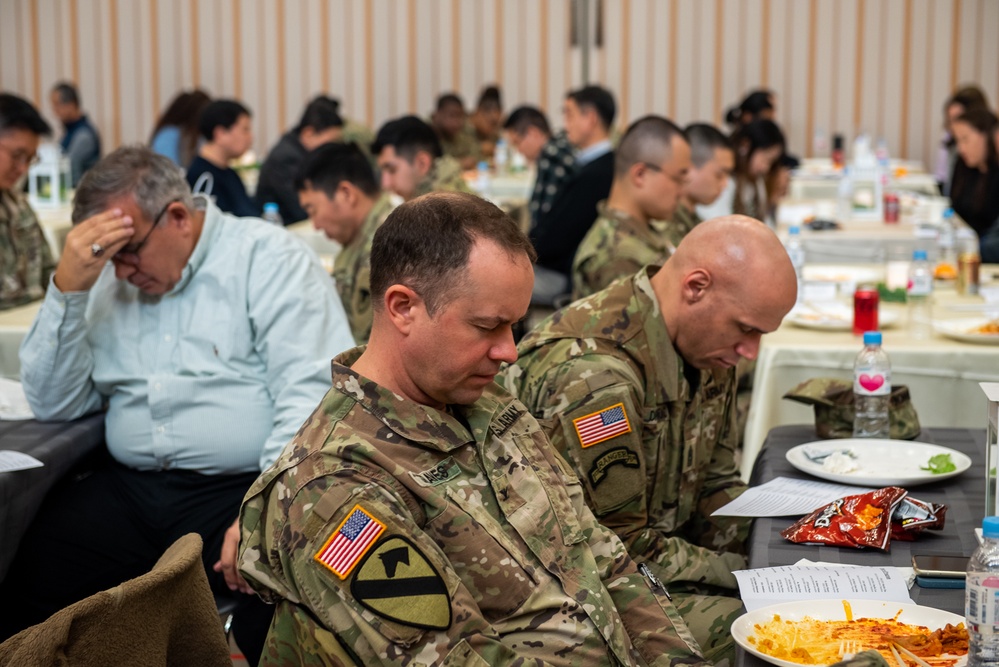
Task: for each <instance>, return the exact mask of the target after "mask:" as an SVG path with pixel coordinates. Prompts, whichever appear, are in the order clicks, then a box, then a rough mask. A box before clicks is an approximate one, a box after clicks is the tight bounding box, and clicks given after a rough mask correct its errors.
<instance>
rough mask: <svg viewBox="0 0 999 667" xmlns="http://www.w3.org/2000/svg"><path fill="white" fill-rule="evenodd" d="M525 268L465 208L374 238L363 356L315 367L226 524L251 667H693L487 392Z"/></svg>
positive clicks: (555, 473)
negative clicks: (260, 661)
mask: <svg viewBox="0 0 999 667" xmlns="http://www.w3.org/2000/svg"><path fill="white" fill-rule="evenodd" d="M532 259H533V250H532V248H531V244H530V242H529V241H528V239H527V238H526V237H525V236H524V234H523V233H522V232H521V231H520V230H519V229H518V228H517V226H516V225H514V224H513V223H512V222H511V221H510V219H509V218H508V217H507V216H506V214H505V213H503V212H502V211H501V210H500V209H498V208H497V207H496V206H494V205H492V204H491V203H489V202H487V201H485V200H484V199H480V198H478V197H475V196H473V195H468V194H461V193H452V192H449V193H435V194H430V195H426V196H424V197H420V198H418V199H415V200H413V201H409V202H406V203H405V204H403V205H402V206H400V207H399V208H397V209H396V210H395V211H394V212H393V213H392V214H391V215H390V216H389V218H388V220H386V221H385V224H384V225H382V226H381V228H379V230H378V231H377V232H376V233H375V239H374V244H373V246H372V249H371V291H372V296H373V299H374V325H373V328H372V330H371V340H370V341H369V343H368V345H367V347H364V348H356V349H354V350H351V351H349V352H345V353H343V354H341V355H339V356H338V357H337V358H336V359H334V360H333V378H332V381H333V384H332V388H331V390H330V391H329V393H328V394H327V395H326V397H325V398H324V399H323V401H322V403H320V405H319V406H318V407H317V409H316V411H315V413H314V414H313V417H312V418H311V419H310V420H309V421H308V422H306V424H305V426H304V427H303V428H302V430H301V431H300V432H299V434H298V435H297V436H296V437H295V439H294V440H292V442H291V443H290V444H289V445H288V447H287V448H286V449H285V452H284V455H283V456H282V457H281V458H280V459H279V460H278V462H277V463H276V464H275V465H274V466H272V467H271V468H270V469H269V470H268V471H266V472H265V473H264V474H263V476H262V477H261V478H260V480H259V481H258V482H257V484H256V485H255V487H254V489H253V491H252V492H251V493H250V494H248V495H247V498H246V500H245V502H244V504H243V510H242V524H241V525H242V529H243V530H242V539H241V541H240V545H241V549H242V553H241V555H240V563H241V568H242V572H243V575H244V576H245V578H246V579H247V581H248V582H250V584H251V585H252V586H253V587H254V588H255V589H256V590H257V592H258V593H259V594H260V595H261V597H263V598H264V599H265V600H268V601H271V602H274V603H276V609H275V615H274V623H273V624H272V625H271V629H270V633H269V636H268V648H267V654H266V655H267V659H266V664H289V665H291V664H313V663H316V662H320V663H322V664H356V665H397V664H416V663H420V664H428V665H429V664H433V665H441V664H462V665H472V664H475V665H512V664H518V665H519V664H531V665H609V664H615V665H622V666H628V667H632V666H637V665H661V666H662V667H669V666H671V665H681V664H682V665H689V666H690V667H698V666H701V665H707V664H709V663H707V662H706V661H705V660H704V659H703V658H702V657H701V655H700V651H699V649H698V648H697V645H696V644H695V643H694V642H693V640H691V639H690V634H689V632H688V631H687V628H686V627H685V626H684V624H683V621H682V620H680V617H679V615H678V614H677V612H676V610H675V609H674V608H673V605H672V603H671V602H670V601H669V600H668V599H667V597H666V596H665V595H663V594H662V593H661V592H660V591H659V589H658V588H656V587H655V585H654V583H653V582H652V580H651V579H649V578H647V577H645V576H643V574H642V571H641V570H640V569H639V567H638V564H637V563H635V562H634V561H633V560H631V558H629V557H628V555H627V553H626V551H625V548H624V545H623V544H622V543H621V541H620V540H619V539H618V538H617V537H616V536H615V535H614V534H613V533H612V532H611V531H610V530H609V529H607V528H605V527H604V526H601V525H600V524H598V523H597V522H596V521H595V520H594V517H593V514H592V512H590V510H589V509H587V508H586V505H585V503H584V502H583V498H582V491H581V489H580V486H579V483H578V481H577V480H576V477H575V476H574V475H572V474H571V473H569V472H568V471H567V469H566V464H565V462H564V461H562V460H561V458H559V457H558V456H557V455H556V454H555V452H554V450H552V448H551V446H550V444H549V443H548V441H547V440H546V438H545V437H544V435H543V434H542V432H541V427H540V425H539V424H538V422H537V421H536V420H535V419H534V418H533V417H531V415H530V414H528V413H527V411H526V410H524V407H523V406H522V405H521V404H520V403H519V402H517V401H516V400H514V398H513V397H512V396H510V395H509V394H507V393H505V392H504V391H503V390H502V389H500V387H498V386H497V385H496V384H494V383H493V377H494V376H495V375H496V374H497V372H498V371H499V369H500V366H501V364H503V363H510V362H513V361H515V360H516V357H517V354H516V347H514V341H513V327H514V325H515V324H516V322H517V321H518V320H519V319H520V318H522V317H523V316H524V315H525V314H526V312H527V309H528V306H529V304H530V299H531V282H532V270H531V261H532ZM337 657H339V659H337Z"/></svg>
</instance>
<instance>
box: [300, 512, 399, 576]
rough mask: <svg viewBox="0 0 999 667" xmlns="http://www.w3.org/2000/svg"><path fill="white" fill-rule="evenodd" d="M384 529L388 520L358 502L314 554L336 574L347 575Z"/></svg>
mask: <svg viewBox="0 0 999 667" xmlns="http://www.w3.org/2000/svg"><path fill="white" fill-rule="evenodd" d="M384 530H385V524H384V523H382V522H381V521H379V520H378V519H376V518H375V517H373V516H372V515H371V514H370V513H369V512H368V511H367V510H366V509H364V508H363V507H361V506H360V504H358V505H354V508H353V509H352V510H351V511H350V514H348V515H347V518H346V519H344V520H343V521H342V522H341V523H340V526H339V527H338V528H337V529H336V532H334V533H333V534H332V535H330V538H329V539H328V540H326V544H324V545H323V547H322V548H321V549H320V550H319V551H317V552H316V555H315V556H313V558H315V559H316V561H318V562H319V563H321V564H322V565H324V566H325V567H326V568H328V569H329V570H330V571H331V572H333V574H335V575H336V576H338V577H340V578H341V579H346V578H347V575H348V574H350V571H351V570H352V569H354V565H356V564H357V561H359V560H361V557H362V556H364V554H365V553H367V551H368V549H370V548H371V545H372V544H374V543H375V540H376V539H378V536H379V535H381V534H382V531H384Z"/></svg>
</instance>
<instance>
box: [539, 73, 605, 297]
mask: <svg viewBox="0 0 999 667" xmlns="http://www.w3.org/2000/svg"><path fill="white" fill-rule="evenodd" d="M615 112H616V107H615V104H614V97H613V96H612V95H611V94H610V92H609V91H607V90H606V89H604V88H601V87H599V86H586V87H584V88H580V89H578V90H574V91H571V92H569V94H568V95H566V99H565V106H564V120H565V132H566V138H567V139H568V141H569V143H570V144H571V145H572V146H573V147H574V148H575V154H574V156H573V163H572V165H571V166H572V169H571V171H568V173H566V172H567V169H566V165H563V164H560V163H559V162H558V161H552V162H551V163H549V165H548V167H549V168H550V169H551V170H552V171H553V172H555V173H554V174H551V175H550V174H548V173H546V172H543V171H542V169H541V167H542V165H541V164H540V163H539V165H538V182H537V183H535V186H534V190H535V194H537V193H538V186H539V185H541V186H542V187H544V189H545V192H544V193H543V195H541V196H542V197H543V199H542V201H541V202H540V206H539V208H538V210H537V211H536V212H532V216H533V220H534V224H533V225H532V227H531V233H530V236H531V242H532V243H534V249H535V250H536V251H537V253H538V264H537V267H536V268H535V276H534V278H535V279H534V299H535V303H538V304H543V305H552V304H553V303H554V301H555V299H556V298H558V297H560V296H561V295H563V294H565V293H567V292H568V291H569V290H570V289H571V287H572V285H571V279H570V274H571V272H572V260H573V258H574V257H575V255H576V249H577V248H578V247H579V244H580V242H581V241H582V240H583V237H584V236H586V233H587V232H588V231H590V227H591V226H592V225H593V222H594V220H596V218H597V203H598V202H600V201H601V200H604V199H606V198H607V196H608V195H609V194H610V189H611V182H612V181H613V180H614V153H613V151H612V150H611V143H610V130H611V125H612V124H613V122H614V114H615ZM553 176H554V178H552V177H553Z"/></svg>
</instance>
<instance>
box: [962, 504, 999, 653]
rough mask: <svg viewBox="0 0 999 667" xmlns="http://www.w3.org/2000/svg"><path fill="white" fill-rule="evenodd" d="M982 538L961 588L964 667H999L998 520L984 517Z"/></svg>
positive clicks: (997, 518)
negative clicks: (965, 641) (965, 640)
mask: <svg viewBox="0 0 999 667" xmlns="http://www.w3.org/2000/svg"><path fill="white" fill-rule="evenodd" d="M982 536H983V537H984V538H985V540H984V541H983V542H982V544H981V545H980V546H979V547H978V548H977V549H976V550H975V553H973V554H972V555H971V560H970V561H968V576H967V580H966V581H965V587H964V617H965V621H966V625H967V627H968V638H969V640H970V641H969V645H968V665H967V667H994V666H995V665H999V618H997V616H999V613H997V612H999V517H994V516H987V517H985V520H984V521H982Z"/></svg>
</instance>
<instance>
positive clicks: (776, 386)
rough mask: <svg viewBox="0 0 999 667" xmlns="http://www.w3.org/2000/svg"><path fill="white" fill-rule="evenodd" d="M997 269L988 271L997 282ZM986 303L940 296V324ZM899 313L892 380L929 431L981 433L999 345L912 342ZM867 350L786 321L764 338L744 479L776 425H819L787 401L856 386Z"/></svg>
mask: <svg viewBox="0 0 999 667" xmlns="http://www.w3.org/2000/svg"><path fill="white" fill-rule="evenodd" d="M992 270H993V267H990V268H989V270H987V271H985V272H984V273H985V274H986V275H988V276H991V274H992ZM978 303H983V300H982V299H980V298H978V297H959V296H957V295H956V294H954V293H953V292H952V291H947V290H938V292H937V293H936V294H935V295H934V306H933V309H934V310H933V317H934V319H956V318H967V317H969V316H970V317H975V316H976V315H977V316H980V317H984V312H978V313H974V312H972V313H969V312H966V311H964V312H962V311H959V310H953V309H952V308H951V307H953V306H957V307H960V306H971V305H973V304H978ZM882 308H883V309H892V308H894V309H898V311H899V314H900V316H901V317H900V323H899V325H898V326H896V327H893V328H885V329H883V331H882V333H883V336H884V343H883V344H884V349H885V351H886V352H887V353H888V356H889V358H890V359H891V366H892V382H893V383H894V384H896V385H899V384H904V385H908V387H909V390H910V393H911V395H912V401H913V404H914V405H915V407H916V411H917V412H918V414H919V420H920V423H921V424H922V425H923V426H941V427H961V428H980V427H984V425H985V422H986V400H985V395H984V394H983V393H982V391H981V389H980V388H979V387H978V383H979V382H999V346H994V345H976V344H971V343H964V342H959V341H956V340H951V339H948V338H944V337H941V336H939V335H934V336H933V337H932V338H930V339H929V340H914V339H913V338H912V336H911V335H910V333H909V331H908V330H907V326H906V317H905V311H904V306H901V305H897V304H882ZM862 347H863V345H862V343H861V340H860V338H859V337H858V336H854V335H853V334H852V333H851V332H849V331H847V332H827V331H815V330H810V329H801V328H797V327H795V326H793V325H791V324H790V323H788V322H787V321H785V323H784V324H783V325H782V326H781V328H780V329H778V330H777V331H775V332H773V333H771V334H767V335H765V336H763V341H762V344H761V346H760V352H759V356H758V358H757V361H756V373H755V375H754V378H753V398H752V403H751V405H750V409H749V417H748V420H747V423H746V431H745V441H744V449H743V461H742V475H743V478H744V479H749V475H750V473H751V472H752V467H753V461H754V460H755V459H756V455H757V453H758V452H759V450H760V447H761V446H762V445H763V441H764V440H765V439H766V436H767V433H768V432H769V431H770V429H772V428H773V427H775V426H781V425H785V424H800V423H813V422H814V418H813V412H812V408H811V407H810V406H807V405H803V404H801V403H796V402H794V401H789V400H785V399H782V398H781V397H782V396H783V395H784V394H785V393H786V392H787V391H789V390H790V389H792V388H794V387H795V386H796V385H798V384H799V383H801V382H804V381H805V380H808V379H811V378H813V377H839V378H843V379H846V380H851V379H852V377H853V362H854V359H855V358H856V356H857V353H858V352H860V350H861V348H862Z"/></svg>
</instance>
